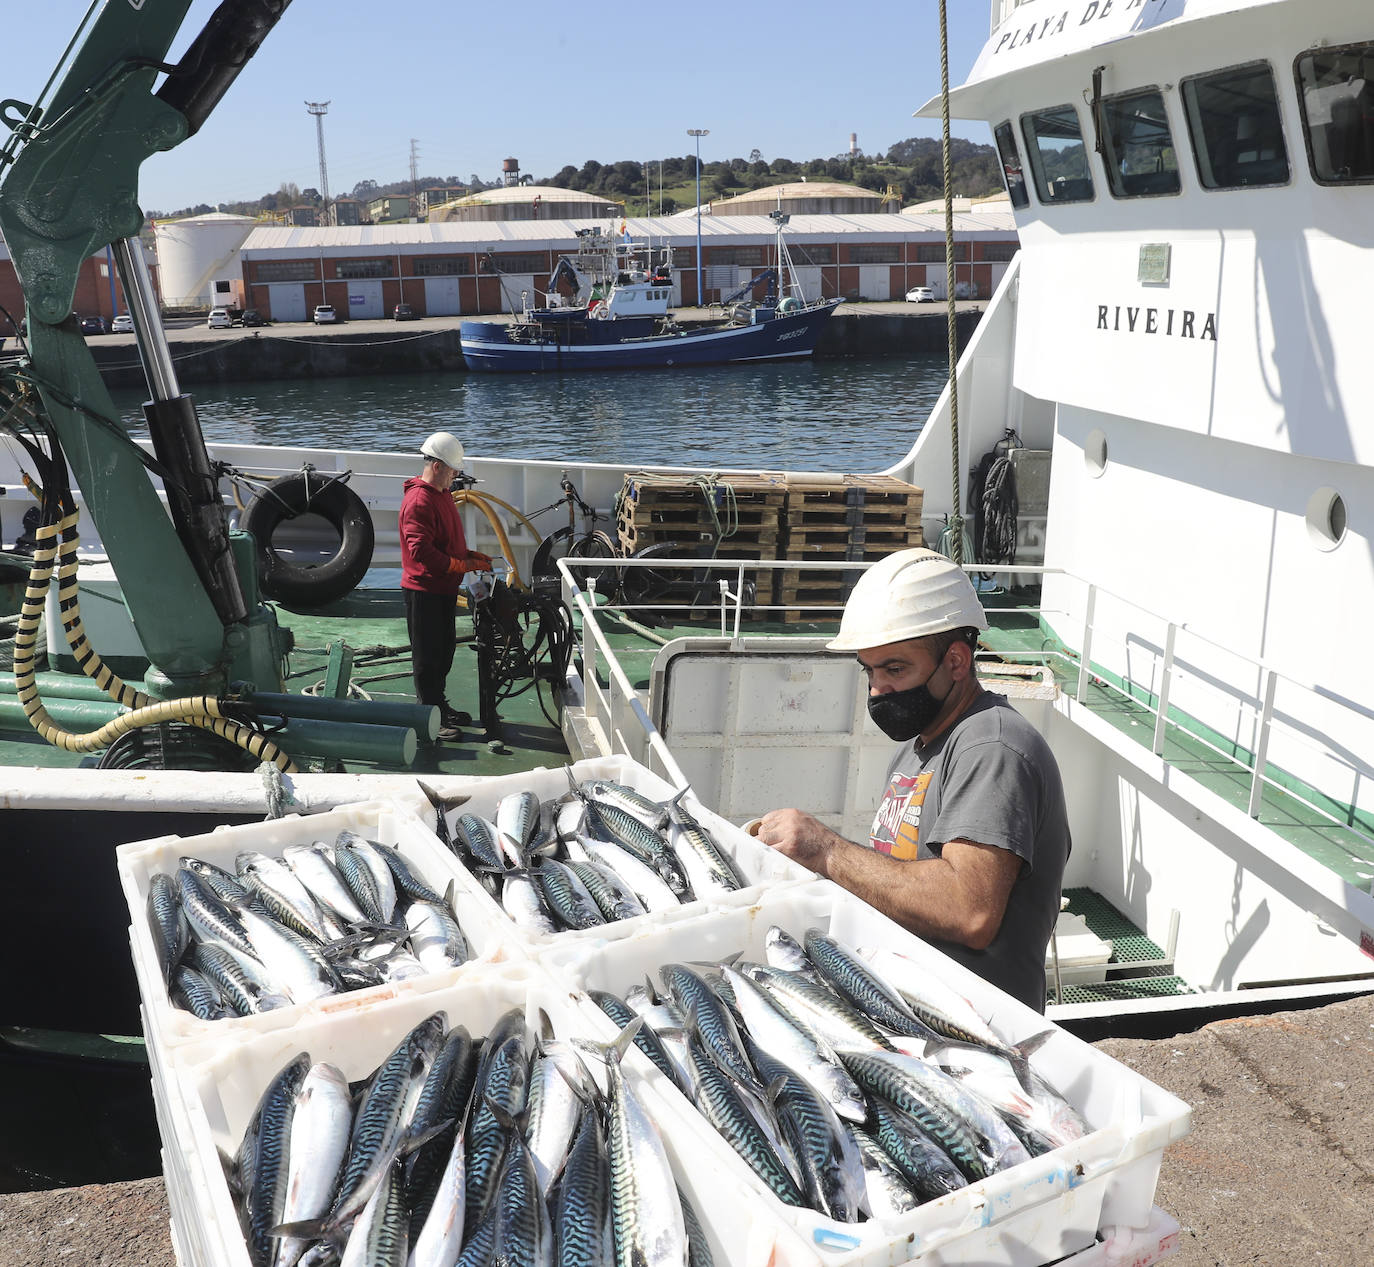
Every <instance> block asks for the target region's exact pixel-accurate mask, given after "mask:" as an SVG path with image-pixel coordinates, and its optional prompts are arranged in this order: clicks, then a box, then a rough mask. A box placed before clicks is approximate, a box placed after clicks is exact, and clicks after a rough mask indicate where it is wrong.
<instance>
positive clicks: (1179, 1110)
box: [542, 881, 1190, 1267]
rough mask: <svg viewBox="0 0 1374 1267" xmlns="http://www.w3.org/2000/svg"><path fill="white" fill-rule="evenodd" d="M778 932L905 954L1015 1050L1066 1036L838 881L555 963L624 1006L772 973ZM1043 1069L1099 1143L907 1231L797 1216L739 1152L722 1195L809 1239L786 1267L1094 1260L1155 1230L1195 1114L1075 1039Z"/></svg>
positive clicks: (1045, 1159)
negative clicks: (1155, 1210) (678, 983)
mask: <svg viewBox="0 0 1374 1267" xmlns="http://www.w3.org/2000/svg"><path fill="white" fill-rule="evenodd" d="M773 924H779V925H781V926H782V927H783V928H784V929H786V930H787V931H788V932H789V933H791V934H793V935H794V936H796V937H797V938H799V939H800V938H801V937H802V936H804V935H805V933H806V930H807V929H809V928H821V929H824V930H826V931H828V932H829V933H831V934H832V935H833V936H834V937H836V938H837V939H838V940H840V941H842V942H844V943H846V944H848V945H850V946H854V947H886V948H891V949H893V950H899V951H901V952H902V953H903V954H906V955H908V956H910V958H912V959H913V960H914V961H915V962H916V963H917V964H919V965H921V969H922V970H924V971H928V972H930V973H932V974H935V975H938V976H939V977H940V978H941V979H942V980H944V981H945V982H946V983H947V984H949V985H951V986H953V987H955V988H956V989H958V990H959V991H960V992H961V993H963V994H964V995H965V997H967V998H968V999H969V1000H970V1001H971V1002H972V1003H973V1004H974V1005H975V1006H976V1007H977V1008H978V1010H979V1011H980V1012H981V1013H982V1014H983V1016H984V1017H986V1018H987V1019H988V1020H989V1021H990V1023H991V1024H992V1025H993V1027H994V1028H995V1029H996V1030H997V1031H998V1033H1000V1034H1001V1035H1002V1036H1003V1037H1004V1038H1005V1039H1006V1040H1008V1041H1009V1042H1013V1043H1015V1042H1020V1041H1022V1040H1024V1039H1026V1038H1029V1037H1030V1036H1031V1035H1033V1034H1036V1033H1039V1032H1041V1031H1043V1030H1045V1029H1046V1028H1051V1029H1053V1028H1055V1027H1054V1026H1052V1025H1050V1024H1049V1023H1048V1022H1047V1021H1046V1020H1045V1018H1044V1017H1043V1016H1041V1015H1039V1014H1038V1013H1036V1012H1033V1011H1031V1010H1030V1009H1029V1008H1027V1007H1025V1006H1024V1005H1022V1004H1021V1003H1019V1002H1017V1001H1016V1000H1015V999H1012V998H1011V997H1010V996H1008V995H1006V994H1004V993H1003V992H1001V991H1000V990H997V989H995V988H993V987H992V986H990V985H988V984H987V983H986V982H984V981H983V980H982V979H981V978H979V977H977V976H974V975H973V974H972V973H970V972H968V971H967V970H965V969H964V968H962V967H961V966H960V965H958V964H956V963H954V962H953V961H952V960H950V959H948V958H946V957H945V956H944V955H942V954H940V953H939V952H938V951H935V950H933V949H931V948H930V947H929V946H927V945H926V944H925V943H923V942H922V941H920V940H919V939H918V938H916V937H914V936H913V935H911V934H910V933H908V932H906V931H905V930H904V929H902V928H901V927H899V926H898V925H897V924H895V923H893V922H892V921H891V920H889V919H887V918H886V917H884V916H882V915H880V914H879V913H878V912H876V911H875V910H873V908H871V907H869V906H867V905H866V904H865V903H863V902H861V901H859V900H858V899H857V898H855V897H853V896H852V895H850V894H849V893H847V892H845V891H844V890H842V889H840V888H838V887H837V886H835V885H833V884H830V883H829V882H828V881H816V882H814V883H812V884H809V885H802V886H794V887H790V888H788V889H784V890H781V891H778V892H776V893H770V894H766V895H764V896H762V897H760V899H759V900H758V901H757V902H756V903H755V904H753V905H750V906H747V907H736V908H730V909H721V910H716V911H713V912H710V913H708V914H705V915H703V916H702V917H700V918H699V919H695V920H685V921H682V922H680V923H678V924H675V925H672V926H671V927H667V928H663V929H660V930H644V931H643V932H641V933H638V934H636V935H635V936H633V937H630V938H626V939H623V940H621V941H618V942H615V943H612V944H607V945H603V946H598V947H588V946H580V947H579V946H567V947H563V948H559V949H556V950H551V951H548V952H546V953H545V954H544V955H543V956H542V962H543V963H544V964H545V965H546V966H547V967H548V968H549V969H550V970H551V971H553V972H555V973H558V974H560V975H564V976H567V977H571V979H572V980H573V981H574V982H575V983H576V984H577V985H578V986H579V987H581V988H582V989H584V990H586V989H596V990H608V991H611V992H612V993H615V994H620V995H622V996H623V994H624V992H625V991H626V990H627V989H628V988H629V987H631V986H633V985H636V984H639V983H642V982H643V980H644V977H645V975H646V974H648V975H650V976H651V977H654V978H655V984H656V985H657V984H658V979H657V969H658V967H659V965H661V964H663V963H669V962H693V961H695V962H703V961H717V960H719V959H721V958H723V957H725V956H727V955H731V954H734V953H735V952H742V957H743V958H744V959H746V960H756V961H761V960H762V959H763V957H764V954H763V938H764V935H765V933H766V932H767V930H768V928H769V927H770V926H771V925H773ZM583 1006H584V1007H585V1008H586V1010H587V1013H588V1016H589V1019H590V1023H591V1024H592V1025H595V1026H596V1027H597V1029H598V1032H599V1033H601V1034H602V1035H604V1036H606V1037H609V1036H610V1035H611V1034H613V1033H614V1031H615V1026H614V1024H613V1023H612V1022H611V1020H610V1019H609V1018H608V1017H607V1016H605V1014H604V1013H602V1012H601V1010H600V1008H598V1007H597V1006H596V1005H595V1004H594V1003H593V1002H592V1001H591V1000H590V999H586V1000H585V1001H584V1003H583ZM635 1058H636V1060H637V1061H638V1062H639V1063H640V1065H641V1069H642V1072H643V1073H644V1076H645V1078H646V1080H647V1081H648V1082H649V1083H650V1085H652V1086H654V1087H655V1089H656V1090H657V1091H658V1093H659V1095H660V1096H661V1098H662V1099H664V1100H665V1101H670V1102H672V1103H674V1104H676V1105H678V1106H679V1109H680V1111H681V1113H682V1115H683V1117H684V1118H685V1119H686V1120H687V1121H689V1122H690V1123H691V1124H692V1126H693V1128H694V1129H696V1130H698V1131H700V1132H703V1133H706V1134H708V1135H714V1134H715V1132H714V1131H713V1130H712V1128H711V1127H710V1126H709V1125H708V1124H707V1122H706V1120H705V1118H703V1117H701V1116H700V1115H693V1114H692V1113H691V1111H690V1110H689V1109H688V1106H687V1102H686V1100H685V1098H684V1097H682V1096H681V1095H680V1093H679V1092H678V1090H677V1088H676V1087H675V1086H674V1085H673V1084H672V1083H671V1082H670V1081H669V1080H668V1079H667V1078H665V1077H663V1075H662V1074H660V1073H659V1072H658V1070H657V1069H656V1068H654V1067H653V1066H652V1065H651V1064H650V1062H649V1061H648V1060H647V1059H644V1058H643V1057H641V1056H639V1054H638V1053H637V1052H636V1053H635ZM1031 1063H1032V1065H1033V1067H1034V1068H1035V1069H1036V1070H1037V1071H1038V1072H1039V1073H1040V1074H1041V1075H1042V1076H1043V1077H1045V1078H1046V1079H1047V1080H1048V1081H1049V1082H1051V1083H1052V1084H1053V1085H1054V1086H1056V1087H1057V1088H1058V1089H1059V1091H1060V1092H1061V1093H1062V1094H1063V1095H1064V1096H1065V1097H1066V1098H1067V1099H1068V1100H1069V1101H1070V1102H1071V1103H1072V1104H1073V1105H1074V1106H1075V1107H1076V1108H1077V1109H1078V1110H1079V1112H1081V1113H1082V1114H1083V1116H1084V1117H1085V1118H1086V1119H1087V1120H1088V1122H1089V1123H1090V1124H1091V1125H1092V1126H1093V1127H1094V1128H1095V1129H1094V1130H1093V1131H1092V1133H1091V1134H1089V1135H1087V1136H1086V1137H1084V1138H1083V1139H1081V1140H1078V1141H1075V1142H1074V1143H1073V1144H1070V1145H1067V1146H1065V1147H1063V1148H1059V1149H1056V1150H1055V1151H1054V1152H1051V1153H1047V1154H1045V1155H1044V1156H1041V1157H1036V1158H1033V1159H1031V1160H1030V1161H1027V1162H1023V1163H1022V1164H1021V1165H1019V1166H1015V1167H1013V1168H1011V1169H1009V1170H1007V1171H1003V1172H1002V1173H1000V1174H996V1175H992V1176H990V1177H988V1178H987V1179H984V1180H982V1181H980V1182H979V1183H976V1184H972V1185H970V1186H969V1187H967V1188H964V1189H962V1190H960V1191H959V1192H955V1193H952V1194H950V1195H948V1196H945V1197H942V1198H940V1199H939V1200H936V1201H931V1202H928V1203H927V1204H925V1205H923V1206H921V1207H920V1208H919V1209H917V1210H914V1211H912V1212H911V1213H909V1214H906V1215H903V1216H901V1217H899V1218H893V1219H887V1220H871V1221H868V1222H865V1223H858V1224H842V1223H836V1222H834V1221H832V1220H829V1219H827V1218H825V1217H824V1216H822V1215H821V1214H819V1213H818V1212H816V1211H814V1210H797V1209H793V1208H791V1207H789V1206H786V1205H784V1204H783V1203H781V1202H779V1201H778V1200H777V1199H776V1198H775V1197H774V1196H773V1195H772V1193H771V1192H769V1191H768V1190H767V1189H766V1187H765V1186H764V1185H763V1184H762V1183H761V1182H760V1181H758V1180H757V1179H756V1178H755V1176H754V1174H753V1172H752V1170H751V1169H750V1168H749V1167H748V1165H747V1164H746V1163H745V1162H744V1161H743V1160H742V1159H741V1158H739V1157H738V1156H737V1155H736V1154H735V1153H734V1152H733V1150H731V1149H729V1146H728V1145H725V1147H726V1156H725V1157H724V1159H723V1161H722V1162H721V1170H722V1179H725V1178H726V1176H728V1180H727V1182H723V1183H722V1184H721V1186H722V1187H724V1186H736V1185H737V1186H739V1187H748V1188H750V1189H752V1190H753V1191H754V1193H755V1201H756V1202H757V1204H758V1205H759V1207H760V1208H761V1209H767V1210H768V1211H769V1212H770V1214H771V1216H772V1217H773V1218H776V1219H778V1220H781V1221H783V1222H785V1223H788V1224H789V1225H790V1226H792V1227H793V1228H795V1230H796V1231H797V1232H798V1234H799V1236H800V1241H801V1245H802V1247H803V1250H802V1257H801V1258H798V1259H792V1258H787V1257H783V1256H780V1257H779V1258H778V1260H777V1264H778V1267H802V1265H803V1264H815V1263H826V1264H834V1265H835V1267H895V1265H896V1264H898V1263H904V1262H906V1261H908V1260H911V1259H918V1260H919V1261H920V1263H922V1264H923V1267H925V1265H928V1264H937V1263H940V1264H943V1263H955V1262H959V1263H970V1262H974V1263H978V1264H980V1267H1037V1265H1038V1264H1042V1263H1047V1262H1051V1261H1053V1260H1055V1259H1057V1258H1061V1257H1063V1256H1065V1255H1067V1254H1072V1253H1075V1252H1077V1251H1079V1250H1083V1249H1085V1248H1088V1247H1090V1246H1091V1245H1092V1243H1093V1239H1094V1237H1095V1235H1096V1233H1097V1231H1098V1229H1099V1228H1104V1227H1112V1226H1116V1225H1120V1226H1124V1227H1142V1226H1144V1225H1145V1224H1146V1223H1147V1222H1148V1221H1149V1219H1150V1216H1151V1211H1152V1204H1153V1199H1154V1191H1155V1185H1156V1183H1157V1181H1158V1177H1159V1167H1160V1163H1161V1160H1162V1158H1163V1153H1164V1149H1165V1147H1166V1146H1167V1145H1168V1144H1169V1143H1171V1142H1172V1141H1173V1140H1175V1139H1178V1138H1181V1137H1182V1136H1183V1135H1184V1134H1186V1133H1187V1130H1188V1124H1189V1119H1190V1110H1189V1108H1188V1106H1187V1105H1186V1104H1185V1103H1184V1102H1183V1101H1181V1100H1179V1099H1177V1098H1175V1097H1174V1096H1172V1095H1169V1094H1168V1093H1167V1092H1165V1091H1163V1090H1161V1089H1160V1088H1158V1087H1156V1086H1154V1085H1153V1084H1151V1083H1149V1082H1147V1081H1146V1080H1145V1079H1143V1078H1141V1077H1140V1076H1139V1075H1137V1074H1136V1073H1134V1072H1133V1071H1131V1070H1129V1069H1127V1068H1125V1067H1124V1066H1123V1065H1120V1064H1118V1063H1117V1062H1115V1061H1113V1060H1111V1059H1110V1058H1109V1057H1107V1056H1105V1055H1104V1054H1102V1053H1101V1052H1098V1051H1096V1050H1095V1049H1093V1048H1092V1047H1090V1046H1088V1045H1087V1044H1085V1043H1083V1042H1081V1041H1080V1040H1078V1039H1077V1038H1074V1037H1073V1036H1072V1035H1070V1034H1068V1033H1067V1032H1065V1031H1062V1030H1059V1031H1058V1032H1056V1033H1055V1034H1054V1035H1053V1036H1052V1037H1051V1038H1049V1039H1048V1040H1047V1041H1046V1042H1045V1043H1044V1045H1043V1046H1042V1047H1041V1048H1040V1049H1039V1051H1038V1052H1037V1053H1036V1054H1035V1056H1034V1057H1033V1058H1032V1062H1031ZM721 1143H722V1144H724V1141H723V1140H722V1141H721Z"/></svg>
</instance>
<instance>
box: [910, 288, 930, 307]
mask: <svg viewBox="0 0 1374 1267" xmlns="http://www.w3.org/2000/svg"><path fill="white" fill-rule="evenodd" d="M906 301H907V303H909V304H933V303H934V302H935V292H934V291H933V290H931V288H930V287H929V286H913V287H912V288H911V289H910V290H909V291H907V292H906Z"/></svg>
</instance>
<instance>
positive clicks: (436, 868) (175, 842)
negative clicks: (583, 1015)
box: [115, 801, 524, 1060]
mask: <svg viewBox="0 0 1374 1267" xmlns="http://www.w3.org/2000/svg"><path fill="white" fill-rule="evenodd" d="M344 830H347V831H354V832H357V833H358V834H359V835H362V836H366V837H368V838H369V839H371V840H379V841H381V842H382V843H383V844H387V845H392V846H394V847H395V848H396V849H397V850H399V851H400V853H401V854H402V856H403V857H404V858H405V859H406V861H407V862H408V863H409V864H410V865H411V867H412V868H413V869H414V870H415V872H416V874H417V875H419V876H420V877H422V878H423V879H424V880H425V881H426V883H428V884H429V885H430V887H431V888H433V889H434V890H435V891H436V892H438V893H440V894H441V895H442V894H444V893H446V892H447V890H448V886H449V883H450V881H452V882H453V886H454V894H453V905H454V909H455V913H456V915H457V918H458V923H459V924H460V925H461V927H462V929H463V932H464V934H465V936H466V937H467V940H468V947H469V949H470V951H471V952H472V954H473V956H474V959H473V960H472V961H470V962H469V963H468V964H462V965H459V966H458V967H457V968H454V969H452V970H450V972H446V973H440V974H437V975H439V976H441V977H448V976H450V975H452V973H459V974H461V973H464V972H470V971H478V970H479V965H480V964H481V963H488V962H498V961H500V960H502V959H506V958H509V957H511V956H512V955H514V956H517V957H521V958H523V957H524V954H523V950H522V948H521V946H520V944H519V942H518V941H517V940H516V939H514V938H512V937H511V936H510V933H509V926H508V924H507V923H506V922H505V921H504V920H503V919H497V918H496V917H495V916H494V915H493V913H492V911H491V906H490V900H489V899H488V898H487V896H486V894H485V893H484V892H482V890H481V888H480V886H479V885H477V883H476V882H475V881H474V880H473V878H472V876H471V875H470V874H469V873H468V872H467V871H466V869H464V867H463V866H462V864H461V863H459V861H458V859H457V858H455V857H454V856H453V855H452V854H450V853H449V852H448V850H446V849H445V848H444V847H443V845H442V844H441V843H440V842H439V839H438V837H437V836H435V835H434V833H433V831H432V830H430V828H429V827H428V826H426V825H425V824H424V823H423V822H421V820H420V819H419V818H417V817H416V816H415V815H414V814H412V813H411V812H410V811H409V810H408V809H407V808H404V807H401V806H398V805H395V804H393V803H390V802H381V801H366V802H362V803H360V804H357V805H348V806H342V807H340V808H338V809H335V810H330V811H328V812H326V813H322V814H310V815H305V816H301V815H298V814H288V815H287V816H285V817H284V818H275V819H271V820H269V821H267V822H262V823H247V824H242V825H239V826H225V827H220V828H217V829H216V830H215V831H212V832H208V833H206V834H204V835H200V836H163V837H160V838H158V839H156V840H149V841H139V842H137V843H133V844H126V845H121V846H119V848H118V849H117V850H116V851H115V854H116V865H117V866H118V869H119V879H120V883H121V885H122V886H123V888H124V896H125V900H126V901H127V903H128V906H129V916H130V929H129V941H130V946H131V950H132V954H133V960H134V972H135V974H136V975H137V978H138V987H139V993H140V995H141V996H142V1000H143V1008H144V1022H145V1027H146V1028H145V1035H146V1037H147V1040H148V1047H149V1051H150V1056H151V1058H152V1059H155V1060H165V1059H166V1057H167V1054H168V1053H170V1052H171V1051H172V1050H174V1049H175V1048H177V1047H178V1046H180V1045H181V1044H183V1043H186V1042H192V1041H196V1040H198V1039H200V1038H202V1037H203V1036H205V1035H206V1034H207V1033H216V1034H218V1033H223V1034H231V1033H239V1032H261V1031H266V1030H273V1029H281V1028H284V1027H289V1026H291V1025H294V1024H296V1023H297V1022H298V1021H299V1020H300V1018H301V1016H302V1015H304V1014H306V1013H311V1012H329V1011H332V1010H340V1009H341V1010H345V1011H347V1010H350V1009H352V1008H353V1007H355V1006H356V1004H357V1000H358V998H359V996H364V995H365V996H368V997H369V998H375V997H390V996H393V995H396V994H398V993H400V992H402V990H403V989H404V987H405V986H406V985H407V983H406V982H393V983H388V984H383V985H377V986H371V987H369V988H368V989H365V990H356V991H349V992H346V993H342V994H337V995H331V996H327V997H325V998H322V999H316V1000H314V1001H313V1002H311V1003H304V1004H299V1005H296V1006H294V1007H285V1008H278V1009H276V1010H273V1011H269V1012H262V1013H259V1014H255V1015H253V1016H245V1017H234V1018H230V1019H227V1020H221V1021H203V1020H201V1019H200V1018H199V1017H197V1016H195V1015H193V1014H192V1013H190V1012H187V1011H185V1010H184V1009H182V1008H178V1007H174V1006H173V1005H172V1003H171V1000H170V999H169V997H168V994H167V987H166V984H165V982H164V981H163V977H162V968H161V964H160V963H159V961H158V957H157V950H156V947H155V945H154V942H153V934H152V929H151V927H150V925H149V922H148V914H147V904H148V891H149V887H150V885H151V882H152V877H153V876H154V875H157V874H164V875H172V874H174V873H175V872H176V870H177V867H178V865H179V862H180V859H181V858H182V857H184V856H187V855H189V856H192V857H196V858H201V859H204V860H205V861H206V862H212V863H214V864H215V865H217V866H220V867H223V868H224V869H225V870H227V871H233V870H234V869H235V867H234V860H235V858H236V857H237V856H238V854H239V853H240V852H242V851H244V850H257V851H260V852H262V853H265V854H269V855H272V856H274V857H280V856H281V853H282V851H283V850H284V849H285V848H286V847H287V846H288V845H294V844H308V843H310V842H311V841H313V840H326V841H329V842H331V843H332V842H333V840H334V838H335V837H336V836H337V835H338V833H339V832H341V831H344Z"/></svg>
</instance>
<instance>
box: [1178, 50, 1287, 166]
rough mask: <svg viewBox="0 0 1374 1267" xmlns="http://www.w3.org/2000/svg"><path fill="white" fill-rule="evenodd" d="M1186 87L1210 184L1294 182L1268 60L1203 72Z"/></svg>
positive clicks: (1200, 162) (1187, 109)
mask: <svg viewBox="0 0 1374 1267" xmlns="http://www.w3.org/2000/svg"><path fill="white" fill-rule="evenodd" d="M1180 87H1181V90H1182V93H1183V112H1184V114H1185V115H1186V116H1187V119H1188V132H1189V134H1190V135H1191V136H1192V138H1193V156H1194V158H1195V159H1196V161H1197V178H1198V180H1199V181H1201V182H1202V187H1203V188H1204V189H1243V188H1245V187H1246V186H1249V185H1283V184H1286V183H1287V182H1288V150H1287V148H1286V147H1285V146H1284V143H1283V123H1282V121H1281V120H1280V119H1279V97H1278V91H1277V90H1276V89H1275V87H1274V72H1273V71H1272V70H1271V69H1270V68H1269V63H1268V62H1253V63H1251V64H1250V65H1248V66H1235V67H1232V68H1231V69H1229V70H1221V71H1217V72H1216V73H1214V74H1211V75H1198V76H1197V77H1196V78H1193V79H1185V80H1184V81H1183V83H1182V85H1181V86H1180Z"/></svg>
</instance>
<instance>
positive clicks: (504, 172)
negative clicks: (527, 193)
mask: <svg viewBox="0 0 1374 1267" xmlns="http://www.w3.org/2000/svg"><path fill="white" fill-rule="evenodd" d="M501 183H502V184H503V185H518V184H519V183H520V160H519V159H518V158H507V159H503V160H502V162H501Z"/></svg>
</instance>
